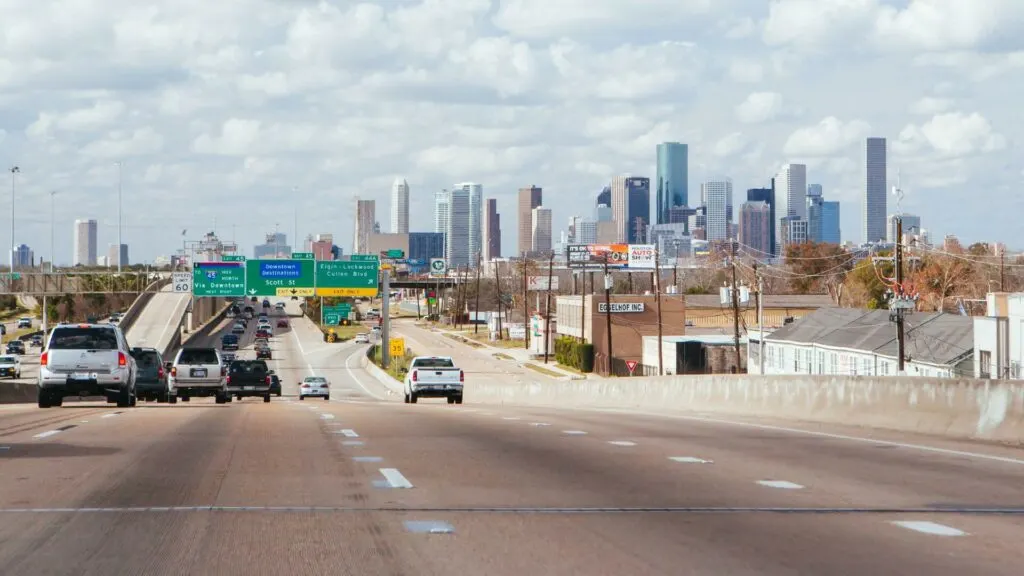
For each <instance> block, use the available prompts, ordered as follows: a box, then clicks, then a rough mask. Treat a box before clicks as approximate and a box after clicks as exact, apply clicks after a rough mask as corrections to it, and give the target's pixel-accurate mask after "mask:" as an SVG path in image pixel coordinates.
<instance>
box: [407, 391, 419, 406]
mask: <svg viewBox="0 0 1024 576" xmlns="http://www.w3.org/2000/svg"><path fill="white" fill-rule="evenodd" d="M417 400H419V397H417V396H416V393H415V392H413V393H411V394H409V403H410V404H415V403H416V401H417Z"/></svg>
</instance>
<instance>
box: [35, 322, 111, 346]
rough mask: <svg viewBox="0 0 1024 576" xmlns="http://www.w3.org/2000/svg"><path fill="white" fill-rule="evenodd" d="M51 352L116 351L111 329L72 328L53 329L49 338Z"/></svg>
mask: <svg viewBox="0 0 1024 576" xmlns="http://www.w3.org/2000/svg"><path fill="white" fill-rule="evenodd" d="M50 349H51V350H117V335H116V334H115V333H114V329H113V328H104V327H102V326H96V327H87V328H83V327H81V326H73V327H67V328H61V327H58V328H55V329H54V330H53V334H52V335H51V336H50Z"/></svg>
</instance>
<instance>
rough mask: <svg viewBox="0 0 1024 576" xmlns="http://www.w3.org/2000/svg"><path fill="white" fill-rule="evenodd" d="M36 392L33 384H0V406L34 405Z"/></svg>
mask: <svg viewBox="0 0 1024 576" xmlns="http://www.w3.org/2000/svg"><path fill="white" fill-rule="evenodd" d="M37 390H38V389H37V388H36V384H35V382H30V383H27V384H26V383H23V382H0V404H21V403H24V402H29V403H34V402H35V401H36V399H37V398H36V397H37V396H38V394H37V393H36V391H37Z"/></svg>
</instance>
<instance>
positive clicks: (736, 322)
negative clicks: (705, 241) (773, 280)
mask: <svg viewBox="0 0 1024 576" xmlns="http://www.w3.org/2000/svg"><path fill="white" fill-rule="evenodd" d="M729 244H730V246H731V247H732V250H731V252H732V328H733V335H734V339H735V340H734V346H735V347H736V373H737V374H739V373H740V369H741V367H742V366H743V365H742V364H741V363H740V295H739V291H738V289H737V288H736V243H735V242H732V241H731V240H730V241H729Z"/></svg>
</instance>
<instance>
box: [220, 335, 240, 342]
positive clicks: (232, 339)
mask: <svg viewBox="0 0 1024 576" xmlns="http://www.w3.org/2000/svg"><path fill="white" fill-rule="evenodd" d="M221 342H238V336H235V335H234V334H225V335H224V336H223V337H222V338H221Z"/></svg>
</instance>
